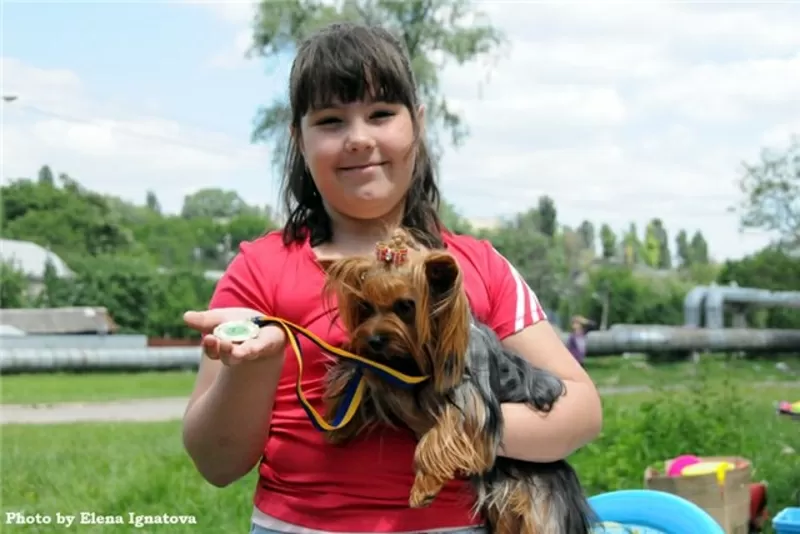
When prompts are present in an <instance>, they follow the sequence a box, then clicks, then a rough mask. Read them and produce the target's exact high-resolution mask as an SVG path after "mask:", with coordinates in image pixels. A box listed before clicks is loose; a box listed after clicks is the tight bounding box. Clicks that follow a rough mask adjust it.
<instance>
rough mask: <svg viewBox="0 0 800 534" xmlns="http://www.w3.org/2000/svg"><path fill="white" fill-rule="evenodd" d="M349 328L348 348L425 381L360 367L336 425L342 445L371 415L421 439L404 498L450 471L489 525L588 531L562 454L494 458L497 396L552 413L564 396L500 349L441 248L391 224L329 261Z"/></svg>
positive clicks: (335, 381)
mask: <svg viewBox="0 0 800 534" xmlns="http://www.w3.org/2000/svg"><path fill="white" fill-rule="evenodd" d="M326 290H327V291H328V292H329V294H330V295H335V297H336V299H337V304H338V310H339V311H338V313H339V317H340V318H341V320H342V324H343V326H344V327H345V329H346V330H347V332H348V334H349V346H348V347H346V349H347V350H349V351H350V352H353V353H355V354H357V355H359V356H362V357H365V358H367V359H369V360H370V361H373V362H377V363H381V364H383V365H386V366H387V367H390V368H392V369H395V370H397V371H400V372H403V373H405V374H409V375H417V376H420V375H425V376H428V377H429V378H428V380H427V381H425V382H423V383H421V384H418V385H416V386H414V387H410V388H409V387H398V386H397V385H395V384H391V383H389V382H388V381H387V380H386V379H385V377H381V376H378V375H377V374H374V373H370V371H369V370H366V371H361V372H364V376H365V379H366V384H367V385H366V388H367V391H366V393H365V395H364V399H363V402H362V403H361V405H360V407H359V411H358V412H357V414H356V416H355V417H354V418H353V419H352V420H351V421H350V423H348V424H347V425H346V426H344V427H343V428H341V429H338V430H335V431H332V432H331V433H330V434H329V435H328V439H329V440H330V441H331V442H332V443H337V444H339V443H344V442H347V441H348V440H350V439H352V438H354V437H355V436H356V435H358V434H360V433H362V432H366V431H369V429H370V428H372V427H373V426H375V425H377V424H388V425H392V426H395V427H404V428H408V429H409V430H411V431H412V432H413V433H414V434H415V435H416V436H417V438H418V440H419V441H418V444H417V448H416V452H415V458H414V464H415V465H414V471H415V481H414V484H413V487H412V488H411V492H410V497H409V504H410V506H411V507H412V508H417V507H422V506H426V505H428V504H430V503H431V502H432V501H433V499H434V498H435V497H436V495H437V494H438V493H439V491H440V490H441V488H442V487H443V486H444V484H446V483H447V482H448V481H450V480H452V479H454V478H456V477H468V478H469V479H470V480H471V481H472V482H473V484H474V486H475V488H476V492H477V495H478V499H477V504H476V512H477V513H481V514H482V515H483V517H484V518H485V520H486V521H487V523H488V525H487V526H488V528H489V529H490V531H491V532H492V533H493V534H587V533H589V532H591V531H592V524H593V523H594V522H595V518H594V515H593V512H592V510H591V508H590V506H589V504H588V502H587V500H586V498H585V496H584V493H583V489H582V487H581V484H580V481H579V479H578V476H577V474H576V473H575V471H574V470H573V469H572V467H571V466H570V465H569V464H568V463H567V462H566V461H557V462H552V463H534V462H525V461H520V460H513V459H510V458H505V457H502V456H500V455H499V451H500V447H501V438H502V435H503V415H502V411H501V404H502V403H505V402H514V403H526V404H528V405H529V406H531V407H532V408H533V409H535V410H538V411H540V412H548V411H549V410H550V409H551V408H552V406H553V405H554V404H555V402H556V401H557V400H558V399H559V398H560V397H561V396H562V395H563V394H564V393H565V388H564V384H563V382H562V381H561V380H560V379H559V378H558V377H556V376H555V375H553V374H551V373H549V372H547V371H544V370H542V369H537V368H535V367H533V366H532V365H530V364H529V363H528V362H527V361H526V360H524V359H523V358H522V357H520V356H519V355H517V354H514V353H512V352H510V351H508V350H507V349H505V348H504V347H503V346H502V345H501V343H500V341H499V340H498V338H497V336H496V335H495V334H494V332H493V331H492V330H491V329H490V328H488V327H487V326H486V325H483V324H481V323H480V322H478V321H477V320H476V319H475V318H474V317H473V316H472V314H471V312H470V307H469V303H468V300H467V295H466V292H465V290H464V287H463V276H462V273H461V270H460V268H459V266H458V264H457V263H456V260H455V258H454V257H453V256H451V255H450V254H448V253H447V252H442V251H429V252H422V251H421V250H420V249H419V248H418V247H416V246H415V244H414V241H412V239H411V238H410V235H409V234H407V233H406V232H404V231H402V230H398V231H397V232H396V233H395V234H394V236H393V238H392V239H391V240H390V241H388V242H383V243H379V244H378V245H377V247H376V255H375V257H373V258H346V259H342V260H338V261H336V262H334V263H333V264H332V265H331V266H330V268H329V269H328V281H327V285H326ZM357 366H358V364H357V363H354V362H352V361H347V360H340V361H338V362H337V363H336V364H334V366H333V367H332V368H331V371H330V374H329V382H328V388H327V393H326V401H327V414H328V415H329V416H331V415H332V414H335V413H337V412H338V411H339V409H340V405H341V403H342V402H343V400H342V399H344V398H345V390H346V388H347V385H348V384H349V383H350V381H351V379H352V378H353V376H354V375H355V373H357V372H359V371H358V369H357Z"/></svg>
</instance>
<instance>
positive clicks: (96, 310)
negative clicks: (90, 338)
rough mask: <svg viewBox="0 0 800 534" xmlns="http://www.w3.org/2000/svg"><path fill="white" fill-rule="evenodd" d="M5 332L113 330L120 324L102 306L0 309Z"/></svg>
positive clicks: (36, 332) (106, 331)
mask: <svg viewBox="0 0 800 534" xmlns="http://www.w3.org/2000/svg"><path fill="white" fill-rule="evenodd" d="M0 325H2V330H3V331H4V332H9V333H11V332H14V333H17V335H19V334H18V332H24V333H25V334H28V335H35V334H39V335H54V334H62V335H64V334H72V335H76V334H95V335H97V334H111V333H114V332H116V331H117V330H118V329H119V327H118V326H117V324H116V323H115V322H114V320H113V319H112V318H111V316H110V315H109V314H108V310H106V309H105V308H102V307H89V306H81V307H71V308H19V309H11V308H6V309H0Z"/></svg>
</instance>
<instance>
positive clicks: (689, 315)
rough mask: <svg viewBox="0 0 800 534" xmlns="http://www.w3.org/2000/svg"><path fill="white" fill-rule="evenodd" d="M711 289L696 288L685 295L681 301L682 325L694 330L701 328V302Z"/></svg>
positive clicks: (706, 287) (704, 287) (705, 287)
mask: <svg viewBox="0 0 800 534" xmlns="http://www.w3.org/2000/svg"><path fill="white" fill-rule="evenodd" d="M710 289H711V288H710V287H708V286H697V287H695V288H692V289H691V290H690V291H689V292H688V293H686V298H684V299H683V324H684V325H685V326H691V327H694V328H700V327H701V326H703V324H702V321H703V301H704V300H705V298H706V294H707V293H708V291H709V290H710Z"/></svg>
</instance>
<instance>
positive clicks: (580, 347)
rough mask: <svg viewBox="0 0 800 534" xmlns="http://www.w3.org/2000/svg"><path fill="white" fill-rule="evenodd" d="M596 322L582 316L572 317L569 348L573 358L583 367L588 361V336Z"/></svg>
mask: <svg viewBox="0 0 800 534" xmlns="http://www.w3.org/2000/svg"><path fill="white" fill-rule="evenodd" d="M593 325H594V322H593V321H591V320H590V319H587V318H586V317H583V316H581V315H575V316H573V317H572V325H571V332H570V334H569V338H567V348H568V349H569V352H570V353H571V354H572V356H573V357H574V358H575V359H576V360H577V361H578V363H579V364H581V366H582V367H583V366H585V360H586V334H588V333H589V328H591V327H592V326H593Z"/></svg>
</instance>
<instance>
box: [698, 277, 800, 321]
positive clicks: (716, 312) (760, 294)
mask: <svg viewBox="0 0 800 534" xmlns="http://www.w3.org/2000/svg"><path fill="white" fill-rule="evenodd" d="M690 293H691V292H690ZM687 299H688V296H687ZM726 302H735V303H738V304H751V305H755V306H763V307H788V308H800V291H769V290H766V289H757V288H752V287H737V286H720V287H710V288H708V292H707V293H706V296H705V327H706V328H724V327H725V313H724V312H725V303H726Z"/></svg>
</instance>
